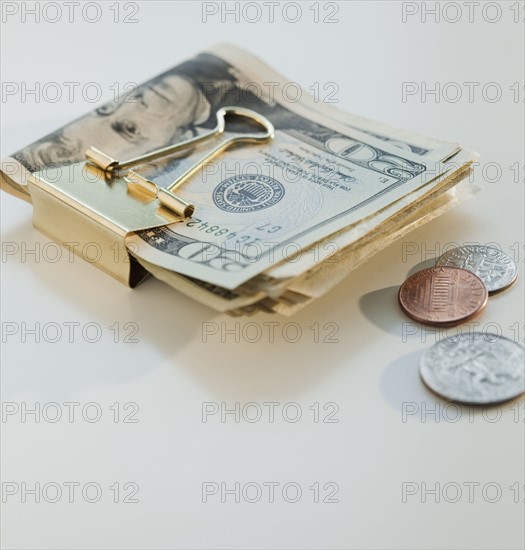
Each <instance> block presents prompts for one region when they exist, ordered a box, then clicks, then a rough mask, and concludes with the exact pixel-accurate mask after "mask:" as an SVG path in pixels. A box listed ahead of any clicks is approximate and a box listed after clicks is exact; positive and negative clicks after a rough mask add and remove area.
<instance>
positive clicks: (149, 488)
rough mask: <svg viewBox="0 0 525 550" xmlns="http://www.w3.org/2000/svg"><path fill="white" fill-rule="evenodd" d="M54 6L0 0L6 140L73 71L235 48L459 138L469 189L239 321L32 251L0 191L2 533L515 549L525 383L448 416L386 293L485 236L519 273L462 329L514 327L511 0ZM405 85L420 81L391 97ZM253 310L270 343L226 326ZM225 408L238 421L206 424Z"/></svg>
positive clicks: (149, 65) (22, 206) (342, 97)
mask: <svg viewBox="0 0 525 550" xmlns="http://www.w3.org/2000/svg"><path fill="white" fill-rule="evenodd" d="M50 4H56V3H51V2H42V3H41V6H40V8H39V9H40V17H41V20H40V23H38V24H36V23H35V21H34V19H35V16H34V15H31V14H28V13H25V14H24V13H23V12H22V6H25V9H26V10H29V9H32V8H34V3H33V2H21V3H15V2H4V3H3V6H2V9H3V19H4V20H5V21H4V22H3V24H2V36H1V72H2V75H1V76H2V81H3V82H4V85H6V83H15V84H16V85H18V86H19V88H18V90H19V91H18V92H16V93H13V94H11V95H7V94H4V93H3V98H2V106H1V108H2V135H1V137H2V144H1V145H2V150H1V153H2V157H4V156H6V155H8V154H9V153H12V152H13V151H15V150H16V149H18V148H19V147H22V146H23V145H25V144H27V143H29V142H31V141H33V140H35V139H37V138H39V137H41V136H42V135H44V133H46V132H48V131H51V130H53V129H55V128H56V127H58V126H59V125H61V124H63V123H65V122H67V121H69V120H70V119H72V118H73V117H75V116H79V115H81V114H83V113H85V112H87V111H89V110H91V109H92V108H93V107H94V104H93V103H90V102H89V101H87V100H86V99H85V98H84V97H83V96H82V93H81V90H82V89H83V87H84V86H85V85H86V84H87V83H90V82H96V83H98V85H99V86H100V89H101V90H102V91H103V99H111V97H112V93H113V91H112V89H111V88H110V87H111V86H113V85H114V84H115V83H118V84H119V85H124V84H125V83H127V82H140V81H142V80H145V79H148V78H149V77H151V76H153V75H155V74H156V73H158V72H160V71H162V70H165V69H166V68H169V67H170V66H172V65H175V64H177V63H179V62H181V61H183V60H185V59H187V58H189V57H191V56H192V55H194V54H196V53H198V52H199V51H201V50H203V49H205V48H207V47H211V46H212V45H213V44H215V43H218V42H224V41H229V42H232V43H235V44H238V45H239V46H242V47H245V48H248V49H249V50H251V51H252V52H253V53H255V54H256V55H258V56H260V57H261V58H263V59H264V60H265V61H267V62H268V63H269V64H270V65H272V66H274V67H275V68H276V69H278V70H279V71H280V72H282V73H284V74H286V75H287V77H288V78H289V79H290V80H292V81H296V82H299V83H300V84H301V85H302V86H303V87H304V88H306V89H307V88H309V87H311V86H314V85H315V83H316V82H317V83H319V84H320V85H321V89H322V86H323V85H324V84H326V83H330V82H335V83H336V84H337V86H338V92H337V94H336V98H337V100H338V106H339V107H341V108H344V109H346V110H348V111H351V112H355V113H357V114H360V115H363V116H367V117H370V118H374V119H377V120H381V121H384V122H388V123H390V124H392V125H394V126H399V127H404V128H407V129H409V130H413V131H417V132H419V133H422V134H427V135H431V136H433V137H436V138H440V139H444V140H449V141H457V142H459V143H461V144H463V145H465V146H468V147H470V148H472V149H474V150H476V151H478V152H479V153H480V155H481V158H480V165H479V166H478V167H477V169H476V171H475V177H474V178H473V181H474V182H475V183H476V184H479V185H480V187H481V188H482V189H481V191H480V192H479V193H478V194H477V195H475V196H474V197H472V198H471V199H469V200H468V201H465V202H462V203H461V204H460V205H458V206H457V207H456V208H454V209H453V210H452V211H450V212H448V213H447V214H445V215H444V216H442V217H441V218H439V219H437V220H435V221H433V222H431V223H429V224H428V225H426V226H424V227H422V228H420V229H418V230H417V231H415V232H413V233H411V234H409V235H408V236H407V237H405V238H404V239H403V240H402V241H399V242H397V243H395V244H393V245H392V246H390V247H389V248H387V249H386V250H384V251H383V252H382V253H380V254H378V255H377V256H376V257H374V258H373V259H372V260H371V261H370V262H368V263H367V264H366V265H364V266H363V267H361V268H359V269H358V270H357V271H356V272H355V273H354V274H352V275H351V276H350V277H348V278H347V279H346V280H345V281H344V282H343V283H342V284H340V285H339V286H338V287H337V288H336V289H335V290H333V291H332V292H331V293H329V294H328V295H327V296H325V297H324V298H322V299H321V300H319V301H318V302H317V303H314V304H313V305H311V306H309V307H308V308H306V309H305V310H303V311H302V312H301V313H299V314H298V315H296V316H295V317H293V318H292V319H288V318H284V317H279V316H270V315H259V316H257V317H255V318H250V319H240V320H238V319H232V318H230V317H228V316H224V315H219V314H217V313H216V312H214V311H212V310H211V309H209V308H207V307H204V306H202V305H199V304H198V303H196V302H193V301H192V300H190V299H189V298H187V297H185V296H183V295H181V294H179V293H177V292H176V291H174V290H172V289H171V288H170V287H168V286H166V285H164V284H163V283H161V282H159V281H157V280H155V279H150V280H148V281H147V282H146V283H144V284H143V285H141V286H139V287H138V288H136V289H134V290H130V289H128V288H126V287H125V286H123V285H121V284H120V283H118V282H117V281H115V280H113V279H112V278H111V277H108V276H107V275H105V274H104V273H102V272H101V271H99V270H97V269H95V268H94V267H93V266H91V265H89V264H88V263H86V262H83V261H81V260H80V259H77V258H75V259H74V260H73V261H69V258H68V256H67V254H66V251H65V250H64V251H63V255H62V257H61V258H60V260H59V261H57V262H56V263H53V262H51V261H49V260H48V261H46V260H45V254H44V253H42V250H43V248H44V247H45V246H46V244H47V243H49V242H50V241H49V239H47V238H46V237H45V236H43V235H42V234H40V233H38V232H37V231H36V230H35V229H34V228H33V227H32V224H31V215H32V207H31V205H29V204H27V203H25V202H22V201H20V200H18V199H16V198H14V197H12V196H10V195H7V194H5V193H2V197H1V213H2V240H3V242H4V247H6V246H7V248H4V251H3V254H2V263H1V270H2V306H1V307H2V309H1V316H2V329H3V339H4V341H5V343H4V344H3V345H2V370H1V389H2V402H3V411H2V423H1V431H2V464H1V467H2V468H1V473H2V499H3V503H2V526H1V527H2V539H1V542H2V547H3V548H24V549H28V548H50V549H57V548H125V549H128V548H136V549H143V548H144V549H145V548H159V549H160V548H162V549H165V548H166V549H167V548H352V549H354V548H355V549H357V548H361V549H362V548H381V549H386V548H388V549H390V548H396V549H408V548H418V549H419V548H422V549H438V548H439V549H467V548H469V549H470V548H486V549H488V548H505V549H514V548H523V546H524V544H525V533H524V531H525V525H524V515H523V512H524V504H523V503H524V497H525V492H524V491H525V488H524V443H525V436H524V420H525V410H524V406H523V398H519V399H516V400H513V401H512V402H510V403H506V404H503V405H501V406H500V407H493V408H490V409H476V410H474V409H469V408H468V407H456V406H448V407H447V403H446V402H445V401H443V400H441V399H439V398H438V397H436V396H434V395H433V394H431V393H430V392H429V391H428V390H427V389H426V388H425V387H424V386H423V384H422V382H421V381H420V379H419V376H418V361H419V358H420V356H421V353H422V352H423V351H424V350H425V349H428V347H429V346H430V345H431V344H432V343H433V342H435V341H436V340H438V339H439V338H440V337H441V336H443V334H435V333H431V332H428V333H422V332H420V331H417V333H416V334H410V335H408V336H407V335H406V334H405V335H404V334H403V326H405V329H406V325H403V323H406V322H407V319H406V318H405V317H404V316H403V314H402V313H401V311H400V309H399V307H398V305H397V298H396V293H397V289H398V287H399V285H400V283H401V282H402V281H403V280H404V279H405V278H406V276H407V274H408V273H409V272H412V271H414V269H416V266H418V264H421V262H423V261H425V260H429V259H431V258H433V257H434V256H435V255H436V254H439V252H440V251H441V250H443V249H444V248H445V247H447V246H450V244H449V243H453V242H456V243H465V242H476V243H488V242H492V243H496V244H497V245H498V246H500V247H501V248H502V249H503V250H505V251H506V252H507V253H509V254H510V255H511V256H513V257H514V258H515V259H516V261H517V262H518V265H519V270H520V275H519V278H518V281H517V283H516V284H515V285H514V287H513V288H512V289H510V290H508V291H506V292H504V293H502V294H500V295H498V296H494V297H491V298H490V300H489V304H488V306H487V308H486V310H485V312H484V313H483V314H482V316H481V317H479V318H478V319H476V321H475V323H479V324H478V325H474V324H470V325H467V326H464V327H463V329H464V330H469V329H470V330H472V329H478V330H483V331H487V332H500V333H501V334H503V335H505V336H508V337H510V338H513V339H516V340H519V341H521V342H523V338H524V330H525V327H524V319H523V297H524V296H523V288H524V276H523V254H524V247H523V243H524V232H523V199H524V197H523V179H524V171H523V170H524V157H523V151H524V133H523V129H524V124H523V110H524V108H523V100H524V93H525V92H524V87H523V83H524V80H523V78H524V74H523V44H524V27H523V17H524V14H525V12H524V7H523V2H499V3H498V2H490V3H489V4H491V6H492V7H491V6H485V4H486V3H484V2H481V4H480V5H479V6H477V5H473V4H477V3H469V2H451V3H442V4H440V5H439V6H438V7H439V19H440V20H439V22H436V15H435V14H432V13H426V14H425V13H424V6H423V5H422V4H418V3H415V2H405V3H402V2H359V1H355V2H354V1H341V2H329V3H327V4H324V3H320V4H319V5H318V9H319V10H320V11H319V14H320V21H319V22H317V23H316V22H315V17H316V9H317V8H316V5H315V3H314V2H310V1H306V2H299V3H295V5H291V4H293V3H291V2H286V3H281V4H279V5H276V7H275V14H274V17H275V19H274V22H273V23H272V22H270V21H269V9H270V8H269V6H268V3H264V2H263V3H262V4H259V6H260V7H261V18H260V20H259V21H258V22H252V23H250V22H249V21H247V20H245V19H243V17H242V15H243V14H242V8H240V9H241V14H240V15H241V20H240V21H239V22H238V23H236V22H235V21H234V16H233V15H229V14H228V13H224V12H223V10H224V8H225V7H226V8H231V7H232V6H233V7H234V8H235V3H234V2H226V3H221V2H217V3H214V2H204V3H201V2H168V1H164V2H161V1H153V2H140V3H136V2H128V3H127V4H126V3H121V4H120V10H122V11H120V12H117V11H116V8H115V3H114V2H100V1H99V2H91V3H89V4H91V7H90V8H88V9H89V10H92V11H89V12H86V13H87V17H89V18H90V19H92V20H93V19H95V18H96V17H97V14H99V15H100V20H99V21H98V22H93V23H89V22H87V21H85V20H83V19H82V7H83V4H79V6H80V7H77V8H75V9H76V10H77V11H75V12H74V15H73V18H74V20H73V22H72V23H70V22H68V17H69V14H68V11H67V7H66V6H65V5H63V4H56V5H59V7H60V6H61V9H62V14H61V16H60V17H59V20H58V21H57V22H56V23H52V22H51V21H52V20H53V19H55V18H57V12H56V7H55V6H50ZM73 4H74V3H73ZM251 4H255V3H251ZM284 4H288V7H286V8H283V6H284ZM45 5H47V7H45V10H48V11H45V13H44V12H43V11H42V10H43V9H44V6H45ZM445 5H448V6H449V7H448V8H446V9H445V8H444V6H445ZM16 6H18V8H16ZM125 6H127V7H125ZM130 6H131V7H130ZM290 6H291V7H290ZM296 6H299V7H300V8H301V13H300V16H299V18H298V21H297V22H296V23H291V22H288V21H286V18H288V19H292V18H296V17H297V16H296V14H297V13H298V12H297V10H296ZM433 6H434V2H431V3H427V5H426V8H427V11H429V10H430V9H431V8H432V7H433ZM516 6H517V7H516ZM135 7H137V9H135ZM482 8H483V9H482ZM250 9H253V10H256V8H254V7H253V5H252V7H251V8H250ZM283 9H286V10H289V11H283ZM53 10H55V11H53ZM203 10H204V11H205V13H208V14H209V15H208V16H207V20H206V21H204V20H203V13H204V12H203ZM294 10H295V11H294ZM516 10H521V11H518V12H516ZM13 11H14V12H15V13H12V12H13ZM216 11H217V13H215V12H216ZM221 14H222V15H223V16H224V18H225V22H222V21H221ZM255 14H256V11H253V13H251V12H250V14H248V15H247V17H249V18H251V19H254V18H255ZM331 14H332V15H331ZM115 17H118V19H119V21H118V22H115V21H114V18H115ZM125 17H128V18H130V19H135V20H137V22H136V23H133V22H131V23H124V22H123V19H124V18H125ZM324 18H332V19H336V20H338V22H334V23H328V22H323V19H324ZM516 19H517V20H518V21H519V22H516ZM456 20H457V22H454V21H456ZM51 82H57V83H59V84H60V86H61V87H62V89H66V88H65V84H64V83H66V82H78V83H79V86H78V87H77V88H76V89H77V92H76V93H75V94H74V97H73V98H72V99H73V100H72V101H70V100H69V98H68V97H67V94H65V93H64V97H62V99H61V100H60V101H57V102H56V103H52V102H49V101H46V100H45V99H42V98H41V97H40V98H39V100H38V101H37V100H36V98H35V96H34V95H25V96H24V94H23V92H22V90H24V89H25V90H28V89H31V88H34V86H35V83H39V85H40V86H44V85H45V84H46V83H51ZM403 83H415V86H416V89H417V90H419V91H418V93H416V94H413V95H409V96H407V97H406V98H405V101H403V97H402V90H403ZM436 83H438V86H439V92H438V95H437V96H436V95H431V94H427V95H426V96H425V95H423V96H422V93H421V90H422V89H423V87H424V86H425V85H426V87H427V89H430V88H435V87H436ZM450 83H452V84H450ZM465 83H477V84H473V85H469V84H465ZM24 86H25V88H24ZM405 87H406V84H405ZM9 89H10V90H12V88H9ZM48 89H49V88H48ZM458 89H459V90H460V91H461V92H462V95H461V97H460V98H459V100H458V101H457V102H453V100H454V99H455V98H456V93H457V90H458ZM469 89H471V90H473V91H472V93H473V97H472V98H469ZM79 90H80V92H79ZM498 91H499V92H500V93H501V97H500V98H499V100H495V101H494V97H495V94H497V93H498ZM4 92H5V89H4ZM447 94H448V95H447ZM471 99H472V100H471ZM438 100H439V101H438ZM6 243H7V244H6ZM35 249H36V250H37V251H38V250H39V251H40V253H39V254H38V255H34V254H33V255H31V254H30V253H29V252H28V251H30V250H35ZM13 250H16V252H14V253H13ZM54 250H55V251H56V249H54ZM46 251H47V252H49V253H51V252H52V250H51V248H50V247H48V248H47V249H46ZM8 252H9V253H8ZM269 321H275V322H277V323H278V325H277V326H276V329H275V331H276V332H275V337H274V341H273V342H271V341H270V338H269V333H268V331H267V330H263V336H262V338H261V339H260V341H259V342H257V343H250V342H249V341H247V339H246V338H244V337H243V334H245V333H244V332H243V327H244V326H245V325H246V323H254V322H255V323H259V324H260V325H261V327H262V328H263V329H265V328H266V327H267V325H264V324H263V323H267V322H269ZM290 322H293V323H297V325H298V326H299V328H300V329H301V332H302V336H301V337H300V339H299V341H298V342H296V343H292V342H288V341H286V340H287V334H288V333H287V332H286V331H287V330H290V331H291V330H292V329H290V328H289V326H288V325H287V324H288V323H290ZM68 323H70V324H68ZM71 323H73V324H71ZM210 323H215V325H210ZM237 323H239V325H237ZM314 323H319V327H320V331H321V333H320V338H319V339H318V338H316V336H315V333H314V330H313V329H312V328H310V327H312V326H313V325H314ZM473 323H474V322H473ZM328 324H330V325H328ZM57 325H58V327H59V328H60V329H61V331H62V335H61V336H60V337H59V338H58V341H57V342H55V343H51V342H49V341H45V340H46V339H47V340H51V339H52V338H53V335H52V331H53V327H55V328H56V326H57ZM68 327H73V328H74V329H75V331H74V333H73V336H72V338H71V339H72V341H71V342H70V341H69V334H68ZM209 327H215V328H216V329H217V334H216V335H211V336H209V337H208V338H207V341H204V338H203V334H204V331H205V330H209ZM35 328H36V330H37V333H38V334H39V335H40V342H35V335H34V334H32V333H30V332H28V331H30V330H31V329H35ZM236 328H237V329H238V330H239V331H240V339H239V340H240V341H239V342H235V336H233V335H232V334H230V333H228V332H227V331H229V330H233V331H235V330H236ZM295 328H296V327H295ZM334 329H335V331H336V334H335V335H334V336H333V339H335V340H337V341H336V342H324V341H323V340H324V339H327V336H329V333H330V332H331V331H332V330H334ZM48 330H49V332H46V331H48ZM132 332H136V334H134V336H133V335H132ZM221 332H224V334H223V336H222V337H221ZM405 332H406V330H405ZM12 333H14V334H12ZM290 334H291V332H290ZM126 337H128V339H134V340H136V342H127V341H125V340H126ZM248 338H249V336H248ZM89 340H97V341H92V342H90V341H89ZM115 340H116V341H115ZM317 340H319V341H317ZM270 402H273V403H275V404H274V405H272V407H274V408H273V410H274V413H275V417H274V419H273V422H272V421H270V419H269V412H270V410H271V406H270V405H268V403H270ZM67 403H76V404H77V405H67ZM57 404H58V405H57ZM236 404H238V405H236ZM35 407H37V413H36V414H30V413H29V412H28V409H34V408H35ZM68 407H69V408H68ZM235 407H238V410H239V415H240V418H239V419H238V420H239V421H238V422H237V421H236V418H235V414H225V416H224V418H223V419H221V412H223V413H227V409H228V410H229V409H234V410H235ZM57 411H58V412H60V413H62V417H61V418H60V419H59V420H57V421H56V422H53V419H54V416H55V415H56V414H57ZM69 411H71V413H70V414H71V415H72V416H71V418H69V417H68V414H69ZM203 411H205V412H206V411H207V412H208V414H205V420H206V421H204V420H203ZM258 411H259V412H260V413H261V418H260V419H259V420H258V421H253V422H251V421H250V419H253V418H256V416H257V414H258ZM298 411H300V412H301V413H302V416H301V418H300V419H299V420H298V421H296V422H294V421H293V420H295V415H296V414H297V413H298ZM432 411H434V413H433V412H432ZM97 415H100V418H99V419H98V420H97V418H96V417H97ZM70 420H71V421H70ZM90 420H91V421H90ZM330 420H332V422H330ZM272 487H273V490H274V495H273V498H271V497H270V489H271V488H272ZM35 489H36V493H37V495H36V496H35V493H34V490H35ZM436 489H437V494H436V492H435V490H436ZM31 491H33V492H31ZM236 491H237V494H236ZM298 491H300V493H299V494H298ZM433 491H434V492H433ZM203 495H204V496H203ZM296 495H298V496H296ZM36 500H39V502H36ZM53 500H57V502H52V501H53ZM236 500H238V502H236ZM317 500H318V502H316V501H317ZM70 501H71V502H70ZM115 501H117V502H115ZM255 501H256V502H255Z"/></svg>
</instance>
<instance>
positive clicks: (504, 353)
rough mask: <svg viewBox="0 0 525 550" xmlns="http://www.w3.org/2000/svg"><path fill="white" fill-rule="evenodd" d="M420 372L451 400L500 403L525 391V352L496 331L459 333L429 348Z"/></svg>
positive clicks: (422, 361) (429, 385)
mask: <svg viewBox="0 0 525 550" xmlns="http://www.w3.org/2000/svg"><path fill="white" fill-rule="evenodd" d="M419 373H420V375H421V378H422V379H423V381H424V382H425V384H426V385H427V386H428V387H429V388H430V389H431V390H433V391H435V392H436V393H438V394H440V395H441V396H443V397H446V398H447V399H451V400H452V401H459V402H460V403H469V404H476V405H483V404H490V403H499V402H501V401H506V400H507V399H512V398H513V397H516V396H518V395H520V394H521V393H523V391H525V353H524V350H523V346H521V345H520V344H517V343H516V342H514V341H513V340H509V339H508V338H504V337H502V336H498V335H497V334H488V333H481V332H472V333H469V334H458V335H456V336H448V337H446V338H443V339H442V340H440V341H439V342H437V343H436V344H434V345H433V346H432V347H430V348H429V349H428V350H426V352H425V353H424V354H423V356H422V358H421V362H420V365H419Z"/></svg>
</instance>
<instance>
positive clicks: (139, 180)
mask: <svg viewBox="0 0 525 550" xmlns="http://www.w3.org/2000/svg"><path fill="white" fill-rule="evenodd" d="M216 116H217V124H216V126H215V128H213V130H211V131H209V132H206V133H205V134H202V135H200V136H197V137H194V138H192V139H189V140H186V141H183V142H180V143H176V144H174V145H170V146H168V147H164V148H162V149H157V150H155V151H151V152H149V153H146V154H144V155H141V156H139V157H135V158H133V159H129V160H125V161H118V160H116V159H114V158H112V157H111V156H109V155H107V154H106V153H104V152H102V151H100V150H98V149H97V148H95V147H90V148H89V149H88V150H87V151H86V158H87V161H85V162H79V163H74V164H71V165H67V166H56V167H51V166H50V167H46V168H45V169H44V170H41V171H39V172H35V173H33V174H32V175H31V176H30V177H29V182H28V186H29V191H30V193H31V197H32V201H33V207H34V210H33V224H34V226H35V227H36V228H37V229H38V230H40V231H42V232H43V233H45V234H46V235H48V236H49V237H51V238H52V239H53V240H56V241H58V242H60V243H62V244H64V245H65V246H68V247H70V249H71V248H72V249H73V250H74V251H75V252H76V253H77V254H79V255H81V256H82V257H84V259H87V260H88V261H90V263H94V264H95V265H96V266H97V267H99V268H100V269H102V270H104V271H105V272H107V273H109V274H111V275H112V276H114V277H116V278H117V279H118V280H119V281H121V282H123V283H125V284H127V285H129V286H132V287H133V286H135V285H137V284H138V283H139V282H140V281H142V279H143V278H144V277H145V276H146V275H147V272H146V270H145V269H144V268H142V266H140V264H138V263H137V262H136V261H135V260H134V259H133V257H132V256H130V255H129V252H128V250H127V248H126V246H125V238H126V235H127V234H128V233H130V232H133V231H140V230H143V229H152V228H155V227H161V226H163V225H167V224H170V223H174V222H178V221H181V220H182V219H183V218H186V217H188V216H191V215H192V214H193V212H194V210H195V207H194V206H193V205H192V204H190V203H188V202H186V201H185V200H184V199H183V198H181V197H180V196H179V195H177V194H175V193H174V190H175V189H176V188H178V187H180V186H181V185H182V184H183V183H185V182H186V181H187V180H188V179H189V178H190V177H191V176H192V175H194V174H195V173H197V172H198V171H199V170H200V169H201V168H202V167H203V166H204V163H206V162H208V161H210V160H211V159H212V158H214V157H216V156H217V155H219V154H220V153H222V152H223V151H225V150H226V149H228V148H229V147H231V146H232V145H234V144H250V143H251V144H254V143H263V142H267V141H269V140H271V139H272V138H273V137H274V127H273V125H272V123H271V122H270V121H269V120H268V119H266V118H265V117H263V116H262V115H260V114H259V113H256V112H255V111H252V110H251V109H245V108H242V107H222V108H221V109H219V110H218V111H217V115H216ZM228 116H236V117H237V118H238V119H239V121H241V119H242V118H244V119H247V121H248V122H251V123H252V126H253V124H254V123H256V125H257V126H258V127H259V128H261V129H262V132H255V131H254V132H248V133H235V134H233V133H226V132H225V127H226V118H227V117H228ZM211 141H213V146H212V148H211V149H207V150H205V151H204V153H203V154H202V155H201V157H200V158H199V159H198V160H197V161H196V162H195V163H194V164H193V165H192V166H190V168H188V169H187V170H186V171H185V172H184V173H182V174H181V175H180V176H179V177H177V179H176V180H175V181H174V182H173V183H171V184H170V185H169V186H168V187H166V188H162V187H158V186H157V185H156V184H155V183H154V182H152V181H150V180H148V179H147V178H145V177H143V176H141V175H140V174H137V173H136V172H134V171H133V170H132V169H131V168H135V167H137V166H140V165H142V164H145V163H147V162H151V161H153V160H156V159H159V158H163V157H166V156H168V155H172V154H175V153H179V152H181V151H185V150H188V149H193V148H195V147H196V146H199V145H201V144H203V143H205V142H211ZM86 249H89V250H91V253H90V255H88V254H86ZM94 253H96V259H95V260H94V259H93V256H94ZM86 256H87V257H86Z"/></svg>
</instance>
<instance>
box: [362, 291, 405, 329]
mask: <svg viewBox="0 0 525 550" xmlns="http://www.w3.org/2000/svg"><path fill="white" fill-rule="evenodd" d="M398 292H399V287H398V286H389V287H386V288H381V289H379V290H374V291H373V292H368V293H367V294H364V295H363V296H361V298H359V309H360V310H361V312H362V313H363V315H364V316H365V317H366V318H367V319H368V320H369V321H370V322H372V323H373V324H374V325H376V327H378V328H380V329H381V330H384V331H385V332H388V333H390V334H395V335H396V336H399V335H400V334H401V328H400V327H401V323H402V322H403V321H404V320H405V321H406V317H405V316H404V315H403V313H402V311H401V308H400V307H399V302H398V299H397V295H398Z"/></svg>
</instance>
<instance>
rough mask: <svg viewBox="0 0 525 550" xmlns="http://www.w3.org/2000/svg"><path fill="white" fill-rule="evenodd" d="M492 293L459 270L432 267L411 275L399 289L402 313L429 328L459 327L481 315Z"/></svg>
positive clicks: (481, 282)
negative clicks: (478, 314)
mask: <svg viewBox="0 0 525 550" xmlns="http://www.w3.org/2000/svg"><path fill="white" fill-rule="evenodd" d="M487 299H488V291H487V288H486V287H485V284H484V283H483V281H482V280H481V279H480V278H479V277H478V276H476V275H474V274H473V273H471V272H470V271H467V270H466V269H461V268H459V267H449V266H440V267H430V268H428V269H423V270H421V271H418V272H417V273H414V275H411V276H410V277H409V278H408V279H407V280H406V281H405V282H404V283H403V284H402V285H401V288H400V289H399V304H400V305H401V309H402V310H403V311H404V312H405V313H406V314H407V315H408V316H409V317H411V318H412V319H414V320H416V321H418V322H420V323H425V324H427V325H455V324H459V323H461V322H463V321H466V320H468V319H470V318H471V317H473V316H474V315H476V314H477V313H479V312H480V311H481V310H482V309H483V308H484V307H485V305H486V303H487Z"/></svg>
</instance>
